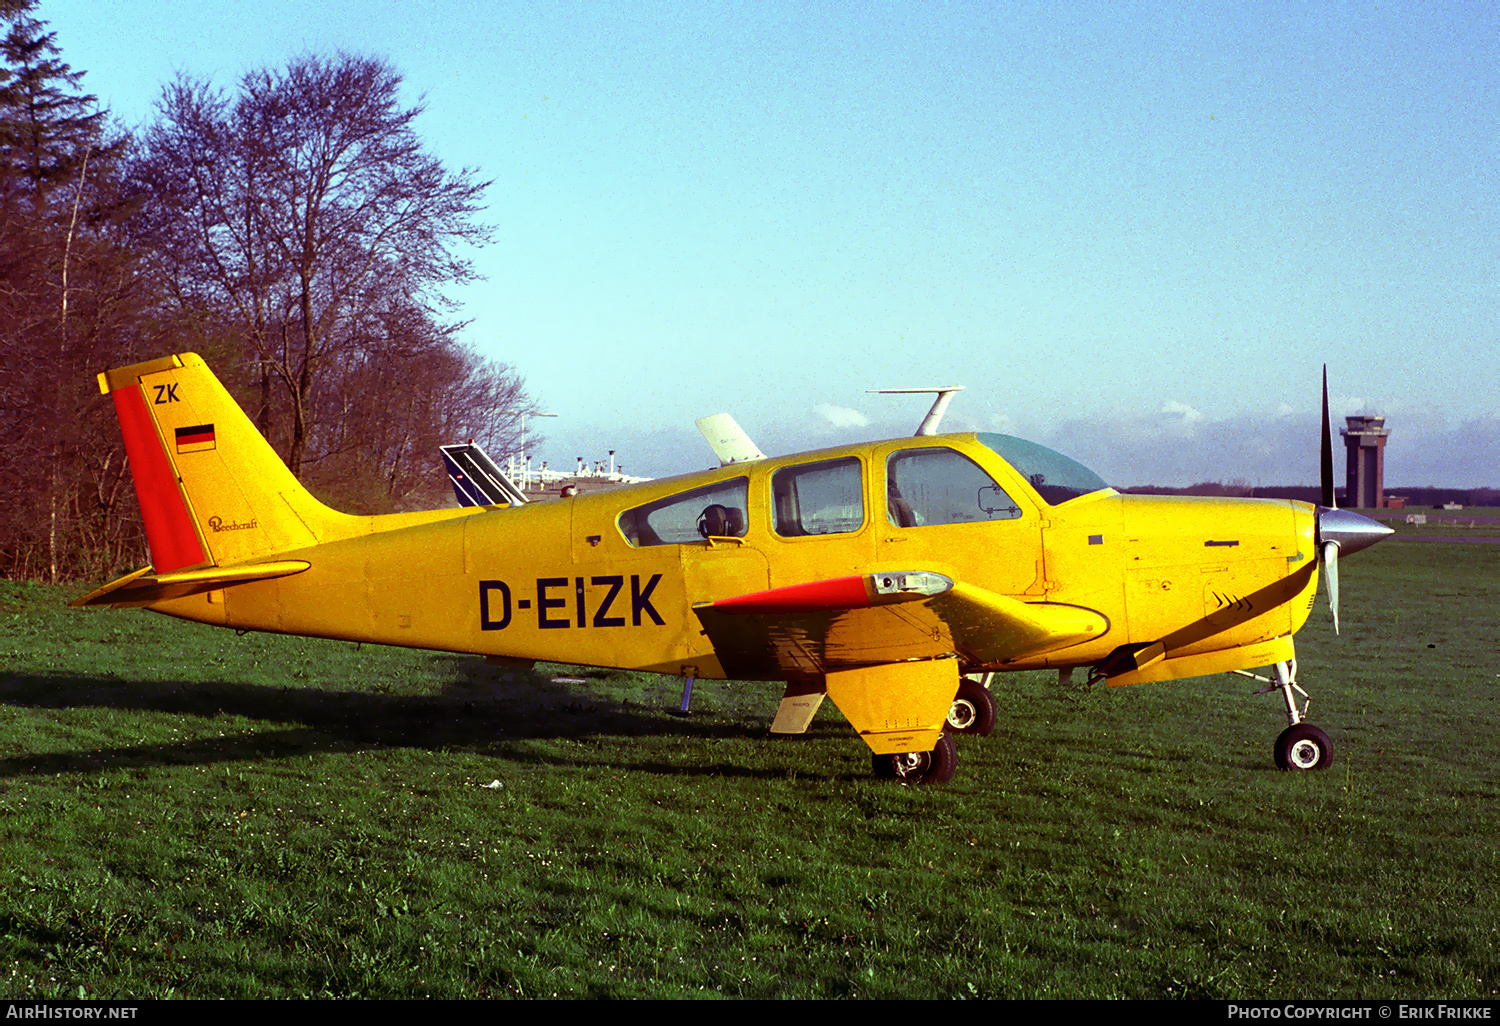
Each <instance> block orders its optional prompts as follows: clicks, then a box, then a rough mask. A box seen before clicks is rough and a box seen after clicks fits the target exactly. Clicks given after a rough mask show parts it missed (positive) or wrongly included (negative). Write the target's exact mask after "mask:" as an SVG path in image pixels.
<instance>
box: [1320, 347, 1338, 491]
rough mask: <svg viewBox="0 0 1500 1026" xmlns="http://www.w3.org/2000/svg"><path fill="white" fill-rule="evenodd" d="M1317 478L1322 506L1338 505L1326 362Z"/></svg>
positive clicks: (1325, 366)
mask: <svg viewBox="0 0 1500 1026" xmlns="http://www.w3.org/2000/svg"><path fill="white" fill-rule="evenodd" d="M1319 455H1320V456H1321V459H1320V461H1319V466H1318V470H1319V475H1318V476H1319V478H1320V479H1321V481H1322V485H1323V507H1324V508H1325V509H1333V508H1334V507H1335V506H1337V505H1338V503H1336V502H1335V501H1334V497H1333V429H1332V428H1331V427H1330V426H1329V424H1328V364H1326V363H1325V364H1324V365H1323V445H1322V451H1321V453H1320V454H1319Z"/></svg>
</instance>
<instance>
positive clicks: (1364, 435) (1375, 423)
mask: <svg viewBox="0 0 1500 1026" xmlns="http://www.w3.org/2000/svg"><path fill="white" fill-rule="evenodd" d="M1344 420H1346V421H1348V423H1349V426H1348V427H1342V428H1339V434H1341V435H1343V436H1344V448H1345V450H1346V451H1347V455H1348V459H1347V462H1346V464H1345V468H1346V469H1345V476H1344V505H1345V506H1348V507H1351V508H1358V509H1384V508H1385V440H1386V438H1388V437H1389V436H1390V433H1391V432H1390V429H1389V428H1387V427H1386V426H1385V418H1384V417H1345V418H1344Z"/></svg>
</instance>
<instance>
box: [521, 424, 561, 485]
mask: <svg viewBox="0 0 1500 1026" xmlns="http://www.w3.org/2000/svg"><path fill="white" fill-rule="evenodd" d="M555 416H557V414H555V413H522V414H521V467H522V470H521V473H522V479H521V487H522V488H525V487H526V486H527V485H528V484H530V483H531V454H530V453H529V452H527V451H526V418H527V417H555Z"/></svg>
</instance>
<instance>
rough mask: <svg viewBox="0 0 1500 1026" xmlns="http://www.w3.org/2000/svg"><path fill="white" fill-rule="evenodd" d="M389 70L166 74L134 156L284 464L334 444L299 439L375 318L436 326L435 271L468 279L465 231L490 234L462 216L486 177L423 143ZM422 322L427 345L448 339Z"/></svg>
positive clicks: (191, 305) (191, 310) (155, 219)
mask: <svg viewBox="0 0 1500 1026" xmlns="http://www.w3.org/2000/svg"><path fill="white" fill-rule="evenodd" d="M400 84H401V79H400V76H399V75H397V73H396V72H395V71H394V70H392V69H391V68H390V67H389V66H388V65H387V64H385V63H384V62H382V61H379V60H376V59H372V58H368V57H357V56H350V55H339V56H337V57H334V58H330V59H324V58H321V57H315V56H308V57H302V58H298V59H297V60H294V61H292V62H291V63H290V64H289V65H288V66H287V67H286V68H285V69H284V70H274V71H273V70H269V69H265V70H260V71H256V72H253V73H251V74H249V75H247V76H245V78H244V79H243V80H242V81H241V82H240V86H239V90H238V93H237V94H236V95H235V96H233V97H228V96H225V95H224V94H222V93H220V92H218V91H216V90H214V89H213V88H211V87H210V86H209V85H207V84H206V83H202V82H194V81H190V80H186V79H183V80H179V81H178V82H176V83H175V84H174V85H172V86H170V87H169V88H168V89H167V91H166V93H165V95H164V96H163V99H162V101H161V105H160V114H161V117H160V120H159V121H158V122H157V124H156V125H155V126H154V127H153V128H152V129H151V130H150V132H149V134H148V136H147V140H146V145H145V152H144V155H143V159H142V160H141V161H140V162H139V164H138V168H137V178H138V181H139V184H140V186H141V187H142V189H143V190H145V191H146V192H147V193H148V194H149V195H150V196H152V197H153V199H154V202H153V203H152V204H151V205H150V214H149V216H148V217H147V219H146V220H145V222H143V223H144V224H145V225H146V229H147V231H149V233H150V235H151V237H152V238H153V239H154V240H155V241H156V244H157V249H158V252H159V254H160V259H161V260H162V262H163V268H164V270H165V272H166V277H167V278H168V279H169V280H170V281H171V282H172V289H173V293H174V295H175V297H176V301H177V303H178V304H179V305H180V307H181V309H182V311H183V313H184V314H185V315H186V316H188V317H190V318H193V319H195V320H197V321H199V322H201V323H203V324H204V325H209V324H213V323H217V324H218V325H219V326H220V327H221V329H224V330H227V331H228V332H230V333H231V334H232V335H233V337H234V338H235V339H236V340H237V342H238V344H239V345H240V347H241V349H242V353H243V357H244V361H243V362H244V365H245V366H246V368H247V369H248V370H249V372H250V375H251V377H252V379H253V381H254V383H255V387H256V388H257V390H258V393H259V394H258V406H257V415H256V419H257V423H258V424H259V426H260V427H261V430H262V431H263V432H264V433H265V434H266V436H267V438H269V439H271V440H272V441H273V443H275V444H277V445H278V446H279V447H280V448H281V450H282V451H283V453H284V456H285V458H286V461H287V465H288V466H289V467H290V468H291V470H292V472H293V473H297V474H300V473H301V472H302V470H303V467H304V465H305V464H308V463H310V462H316V461H317V460H319V459H321V458H324V457H326V456H328V455H329V454H330V453H331V452H332V451H333V450H326V451H319V450H317V449H315V448H313V443H314V441H315V436H316V435H317V434H318V432H317V430H316V426H315V424H314V411H315V410H316V409H317V408H318V407H319V406H320V404H324V405H326V402H325V397H323V396H322V395H321V393H322V392H324V391H329V390H331V391H333V392H337V391H338V387H339V386H338V385H337V380H336V379H337V375H338V372H339V370H340V368H343V367H347V366H361V365H363V364H364V363H365V362H366V361H367V359H368V358H369V357H368V354H370V353H373V352H377V351H379V350H381V348H382V347H384V346H387V345H388V343H389V341H390V339H389V333H388V332H384V331H381V330H378V329H379V323H380V319H381V318H382V317H388V316H389V315H390V314H391V312H392V311H403V312H404V315H405V316H407V317H409V318H415V319H422V318H425V319H426V320H427V321H428V322H430V323H432V324H436V323H437V313H438V311H439V310H440V309H442V308H443V307H444V305H445V303H444V299H443V296H442V292H441V289H442V287H443V286H445V285H447V284H448V283H450V282H464V281H470V280H473V279H474V278H475V277H476V276H475V274H474V271H473V268H472V266H471V264H470V263H469V261H468V260H467V259H465V258H464V257H463V256H462V255H461V250H462V247H464V246H467V245H474V244H479V243H482V242H485V241H488V239H489V237H490V232H489V229H488V228H487V227H485V226H483V225H481V224H480V223H479V222H478V221H477V220H476V219H475V218H476V215H477V214H478V212H479V211H480V209H481V206H480V201H481V198H482V194H483V191H484V189H485V187H486V185H487V184H488V183H484V182H479V181H476V180H475V178H474V175H473V173H472V172H471V171H468V170H463V171H460V172H457V173H450V172H449V171H448V170H446V169H445V168H444V167H443V165H442V164H441V163H440V162H439V161H438V160H437V159H436V158H434V157H432V156H431V155H429V154H428V153H427V152H426V151H425V150H424V149H423V147H422V145H421V142H420V140H419V139H418V137H417V135H416V132H415V130H414V128H413V122H414V121H415V120H416V118H417V117H418V115H420V114H421V112H422V107H421V105H420V104H419V105H417V106H413V107H404V106H402V105H401V104H400V100H399V95H398V94H399V88H400ZM428 335H429V337H428V339H427V343H428V344H427V348H428V349H430V348H431V347H432V345H433V344H434V340H435V339H436V340H441V342H442V344H443V345H446V344H448V343H449V342H450V341H451V339H450V335H451V331H448V330H439V331H437V332H436V333H435V334H434V333H431V332H429V333H428ZM405 341H406V342H407V343H408V345H409V346H410V347H412V351H411V352H410V354H409V355H410V356H411V357H412V358H413V359H414V360H418V359H420V358H422V357H423V356H424V355H425V354H426V349H424V347H423V344H422V338H421V337H420V336H415V335H413V336H409V337H408V338H407V339H406V340H405ZM407 373H410V372H409V371H408V372H407ZM399 380H402V379H401V378H400V377H399V376H398V377H396V378H391V379H387V381H399Z"/></svg>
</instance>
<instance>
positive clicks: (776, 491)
mask: <svg viewBox="0 0 1500 1026" xmlns="http://www.w3.org/2000/svg"><path fill="white" fill-rule="evenodd" d="M861 477H862V475H861V474H860V469H859V460H858V458H856V457H848V458H845V459H841V460H823V461H822V462H820V463H803V464H799V465H798V466H795V467H786V468H785V469H783V470H778V471H777V472H776V473H775V474H773V475H772V476H771V495H772V497H773V499H774V500H775V503H776V533H777V534H779V535H781V536H782V537H792V538H795V537H800V536H802V535H809V534H849V533H852V532H854V531H858V530H859V529H860V527H861V526H862V525H863V524H864V522H865V493H864V486H863V484H862V482H861V480H860V479H861Z"/></svg>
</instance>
